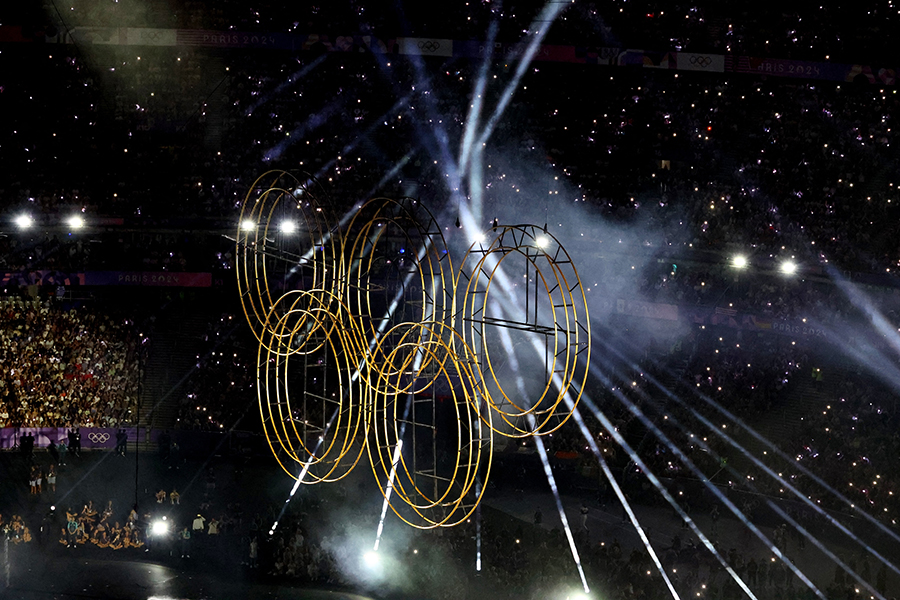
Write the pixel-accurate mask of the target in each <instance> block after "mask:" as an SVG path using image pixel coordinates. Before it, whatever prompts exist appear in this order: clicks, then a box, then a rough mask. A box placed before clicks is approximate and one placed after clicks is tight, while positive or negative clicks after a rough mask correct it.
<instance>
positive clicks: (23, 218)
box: [16, 214, 34, 229]
mask: <svg viewBox="0 0 900 600" xmlns="http://www.w3.org/2000/svg"><path fill="white" fill-rule="evenodd" d="M33 224H34V219H32V218H31V215H26V214H22V215H19V216H18V217H16V225H17V226H18V227H19V229H28V228H29V227H31V226H32V225H33Z"/></svg>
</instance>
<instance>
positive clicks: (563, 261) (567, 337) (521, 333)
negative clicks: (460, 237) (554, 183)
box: [459, 225, 591, 438]
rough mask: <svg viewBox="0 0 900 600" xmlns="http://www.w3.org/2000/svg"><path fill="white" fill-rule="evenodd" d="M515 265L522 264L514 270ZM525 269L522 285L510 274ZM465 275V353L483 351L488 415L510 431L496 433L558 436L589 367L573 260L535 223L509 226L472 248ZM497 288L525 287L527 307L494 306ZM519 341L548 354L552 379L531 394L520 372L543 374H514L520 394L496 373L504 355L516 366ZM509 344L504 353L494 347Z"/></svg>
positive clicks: (506, 302)
mask: <svg viewBox="0 0 900 600" xmlns="http://www.w3.org/2000/svg"><path fill="white" fill-rule="evenodd" d="M495 232H496V228H495ZM517 261H518V263H519V264H513V263H516V262H517ZM472 263H475V264H474V265H472ZM469 265H472V266H471V267H469ZM519 266H521V267H522V269H521V270H522V271H523V279H524V281H516V280H515V279H514V278H512V277H511V276H510V275H509V274H510V273H511V272H513V273H515V272H517V267H519ZM504 267H505V268H504ZM501 269H502V270H501ZM460 273H461V274H462V275H463V276H462V277H460V280H459V282H460V285H461V284H462V281H463V280H464V279H465V280H467V283H466V290H465V295H464V306H463V321H464V323H465V324H466V327H465V334H464V335H465V339H466V342H467V347H469V348H472V349H473V350H475V351H476V353H477V359H476V362H477V364H478V365H479V367H480V371H481V375H482V377H483V380H482V381H481V387H482V388H483V389H484V391H485V397H486V400H487V403H488V406H489V407H490V410H492V411H493V412H495V413H496V415H497V416H499V417H500V418H501V419H502V420H503V421H504V422H505V423H506V425H507V427H508V429H505V430H499V429H495V431H497V432H498V433H500V434H502V435H505V436H508V437H513V438H520V437H527V436H532V435H546V434H549V433H552V432H554V431H556V430H557V429H558V428H559V427H561V426H562V424H563V423H565V421H566V420H567V419H568V418H569V417H570V416H571V414H572V411H573V410H574V408H575V405H576V404H577V403H578V400H579V399H580V397H581V390H582V389H583V388H584V382H585V381H586V379H587V369H588V364H589V363H590V338H591V336H590V320H589V318H588V309H587V299H586V298H585V296H584V290H583V289H582V287H581V280H580V278H579V277H578V271H577V270H576V269H575V264H574V262H573V261H572V257H571V256H569V254H568V253H567V252H566V250H565V248H563V246H562V244H560V243H559V240H557V239H556V238H555V237H554V236H553V235H551V234H549V233H547V231H546V230H542V229H539V228H537V227H536V226H534V225H516V226H504V227H502V228H500V231H499V233H496V234H495V237H494V239H493V240H491V242H490V243H488V244H485V243H483V242H477V243H475V244H473V245H472V246H471V247H470V248H469V251H468V253H467V254H466V257H465V259H464V260H463V264H462V268H461V270H460ZM498 284H499V286H500V287H501V289H502V290H505V291H508V290H514V289H515V288H519V289H524V304H520V305H519V306H510V303H514V302H515V300H518V299H519V298H518V296H519V295H520V294H516V296H517V297H515V298H512V299H510V298H509V297H506V298H501V299H500V300H499V301H498V300H493V299H492V294H493V293H497V292H496V290H497V287H498ZM531 284H534V290H533V295H532V291H531ZM498 294H499V293H498ZM507 296H509V294H508V293H507ZM509 314H513V315H514V318H509V317H508V315H509ZM514 335H518V338H519V343H524V344H528V345H531V346H533V347H534V350H537V351H539V352H540V351H542V352H543V354H544V368H543V372H544V374H545V375H546V376H547V377H546V379H544V380H543V381H532V382H531V383H532V386H531V387H532V389H525V388H526V387H527V386H528V383H529V382H526V381H524V380H523V379H522V377H521V375H520V374H521V373H522V372H528V373H532V374H533V373H536V372H538V370H537V369H523V368H512V369H508V370H510V371H513V372H514V373H515V377H516V379H517V381H516V382H515V387H516V388H517V389H516V390H515V392H513V391H511V390H510V382H508V381H505V380H504V378H503V377H502V375H501V372H500V369H498V368H497V367H498V357H500V356H501V355H503V356H505V357H506V358H507V360H516V361H518V359H519V355H520V354H521V353H517V352H515V351H514V347H515V345H516V343H515V341H514V340H513V339H512V338H513V336H514ZM541 339H543V344H542V346H543V347H540V346H541V343H540V340H541ZM503 342H505V344H504V345H505V346H506V348H502V347H495V344H498V343H499V344H503ZM492 348H493V350H492ZM534 383H537V385H536V386H534ZM573 384H576V387H575V388H574V389H575V390H576V393H575V395H574V397H571V398H570V399H569V404H570V409H569V410H567V411H561V410H559V409H560V404H562V403H563V402H564V401H565V399H566V395H568V394H570V391H571V390H572V389H573ZM534 387H537V389H538V390H539V392H538V391H537V390H534V389H533V388H534ZM498 395H499V396H498ZM535 396H536V397H537V398H536V399H535ZM482 416H484V413H482Z"/></svg>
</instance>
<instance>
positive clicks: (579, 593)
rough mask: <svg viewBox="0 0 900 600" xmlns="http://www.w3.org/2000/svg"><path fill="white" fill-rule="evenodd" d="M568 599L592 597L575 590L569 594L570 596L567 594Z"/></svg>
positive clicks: (575, 599)
mask: <svg viewBox="0 0 900 600" xmlns="http://www.w3.org/2000/svg"><path fill="white" fill-rule="evenodd" d="M566 600H590V598H589V597H588V595H587V594H582V593H581V592H575V593H574V594H569V595H568V596H566Z"/></svg>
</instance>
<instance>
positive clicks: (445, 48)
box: [397, 37, 453, 57]
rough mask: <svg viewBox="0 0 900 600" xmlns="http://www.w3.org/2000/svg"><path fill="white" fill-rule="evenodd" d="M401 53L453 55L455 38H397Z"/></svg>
mask: <svg viewBox="0 0 900 600" xmlns="http://www.w3.org/2000/svg"><path fill="white" fill-rule="evenodd" d="M397 44H398V45H399V46H400V54H410V55H414V54H419V55H421V56H447V57H450V56H453V40H444V39H440V38H412V37H402V38H397Z"/></svg>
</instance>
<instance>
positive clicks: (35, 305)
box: [0, 298, 142, 427]
mask: <svg viewBox="0 0 900 600" xmlns="http://www.w3.org/2000/svg"><path fill="white" fill-rule="evenodd" d="M0 314H2V319H0V361H2V363H3V377H2V378H0V385H2V388H0V395H2V402H0V427H119V426H125V425H133V424H134V423H136V421H137V396H138V386H139V382H140V379H141V377H142V373H141V370H140V368H139V357H138V352H139V350H140V348H141V345H140V344H139V336H138V332H137V331H135V330H134V329H135V328H134V325H133V324H132V323H131V322H130V321H128V320H127V319H125V320H118V319H114V318H112V317H110V316H109V315H108V314H104V313H97V312H95V311H94V310H91V309H89V308H84V307H80V308H71V309H66V308H64V307H62V306H60V305H58V304H56V303H55V302H45V301H39V300H34V301H32V300H26V301H23V300H22V299H21V298H2V299H0Z"/></svg>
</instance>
